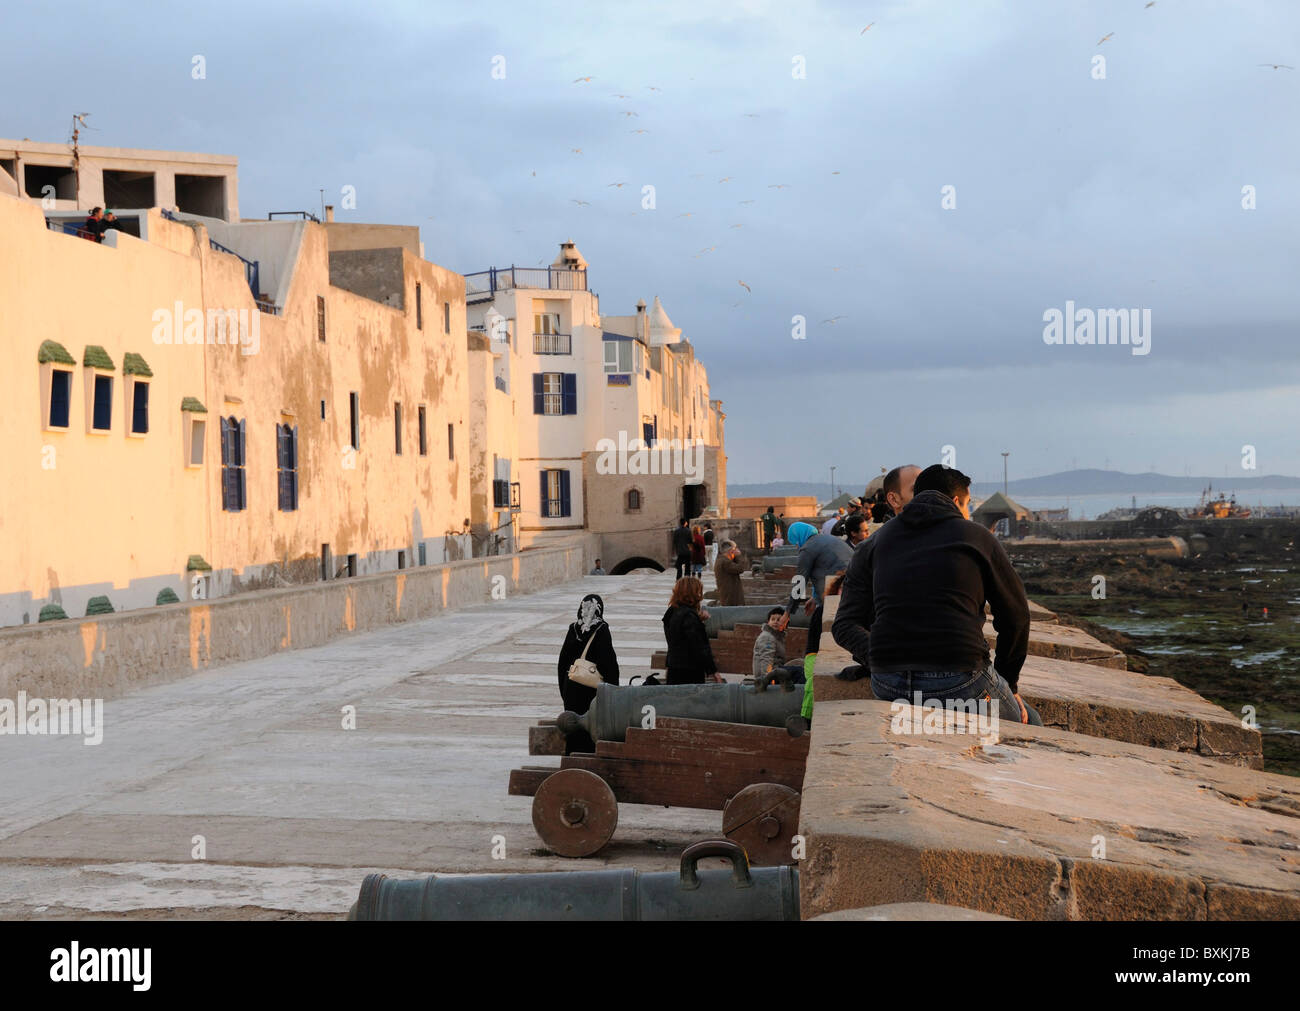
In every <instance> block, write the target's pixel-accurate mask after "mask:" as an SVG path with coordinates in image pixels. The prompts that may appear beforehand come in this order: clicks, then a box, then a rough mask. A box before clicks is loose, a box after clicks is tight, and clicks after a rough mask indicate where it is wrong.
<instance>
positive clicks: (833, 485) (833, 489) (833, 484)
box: [831, 467, 835, 500]
mask: <svg viewBox="0 0 1300 1011" xmlns="http://www.w3.org/2000/svg"><path fill="white" fill-rule="evenodd" d="M834 498H835V468H834V467H832V468H831V499H832V500H834Z"/></svg>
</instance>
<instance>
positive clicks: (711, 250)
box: [695, 246, 718, 260]
mask: <svg viewBox="0 0 1300 1011" xmlns="http://www.w3.org/2000/svg"><path fill="white" fill-rule="evenodd" d="M717 248H718V247H717V246H709V247H708V248H707V249H701V250H700V251H699V252H698V253H696V254H695V259H697V260H698V259H699V258H700V257H701V256H703V255H704V254H705V253H712V252H713V251H714V250H715V249H717Z"/></svg>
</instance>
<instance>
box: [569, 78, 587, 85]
mask: <svg viewBox="0 0 1300 1011" xmlns="http://www.w3.org/2000/svg"><path fill="white" fill-rule="evenodd" d="M590 80H591V78H590V77H575V78H574V79H573V83H574V84H586V83H587V82H589V81H590Z"/></svg>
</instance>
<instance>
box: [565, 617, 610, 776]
mask: <svg viewBox="0 0 1300 1011" xmlns="http://www.w3.org/2000/svg"><path fill="white" fill-rule="evenodd" d="M588 641H590V642H591V647H590V648H589V649H587V659H588V660H589V661H591V662H592V663H594V664H595V665H596V669H597V670H599V671H600V677H601V680H602V681H604V682H605V683H606V684H611V685H616V684H618V656H617V655H616V654H615V653H614V639H613V637H612V636H611V635H610V633H609V625H607V624H606V623H605V602H604V601H603V600H601V599H600V597H599V595H597V594H595V593H589V594H587V595H586V596H585V597H583V598H582V602H581V603H580V604H579V605H578V620H577V621H575V622H573V623H572V624H571V625H570V626H569V633H568V635H567V636H565V639H564V646H563V647H561V649H560V662H559V672H560V698H562V699H563V700H564V708H565V709H566V710H567V711H568V712H571V713H577V714H578V715H582V714H583V713H585V712H586V711H587V710H588V709H589V708H591V702H592V699H594V698H595V697H596V689H595V688H588V687H587V686H586V685H580V684H578V683H577V682H576V681H570V680H569V668H570V667H572V666H573V661H574V660H577V659H578V658H579V657H581V656H582V651H583V649H584V648H585V647H586V646H587V643H588ZM595 750H596V742H595V741H593V740H592V739H591V735H590V734H588V733H587V732H586V731H585V730H576V731H574V732H573V733H572V734H570V735H569V738H568V744H567V746H566V749H565V754H566V755H569V754H573V753H574V752H583V753H587V752H594V751H595Z"/></svg>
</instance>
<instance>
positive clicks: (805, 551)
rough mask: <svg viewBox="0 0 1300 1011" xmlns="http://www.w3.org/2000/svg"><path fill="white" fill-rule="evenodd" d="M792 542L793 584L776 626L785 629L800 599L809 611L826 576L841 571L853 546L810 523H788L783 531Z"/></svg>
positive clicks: (818, 595)
mask: <svg viewBox="0 0 1300 1011" xmlns="http://www.w3.org/2000/svg"><path fill="white" fill-rule="evenodd" d="M786 537H787V539H788V540H789V541H790V543H791V544H794V545H796V546H797V547H798V548H799V557H798V560H797V562H796V563H795V564H796V569H795V577H794V585H793V586H792V587H791V588H790V599H789V600H788V601H787V602H786V605H785V617H784V618H782V619H780V621H779V622H778V623H777V627H778V628H780V629H782V630H784V629H785V627H786V626H787V625H789V624H790V615H791V614H792V613H793V612H794V609H795V607H796V606H798V605H799V604H800V603H802V604H803V605H804V610H805V611H806V612H807V613H808V614H810V615H811V614H812V613H813V611H814V610H816V608H817V605H818V604H820V603H821V600H822V586H823V585H824V584H825V582H826V579H827V577H829V576H833V575H835V573H837V572H843V571H845V570H846V569H847V568H848V567H849V562H850V561H852V560H853V549H852V548H851V547H849V545H848V544H847V543H846V542H845V541H842V540H841V539H840V538H838V537H832V536H831V535H830V534H819V533H818V532H817V528H816V527H814V526H813V525H812V524H811V523H804V522H803V521H802V520H801V521H800V522H798V523H791V524H790V530H789V532H788V533H787V535H786Z"/></svg>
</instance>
